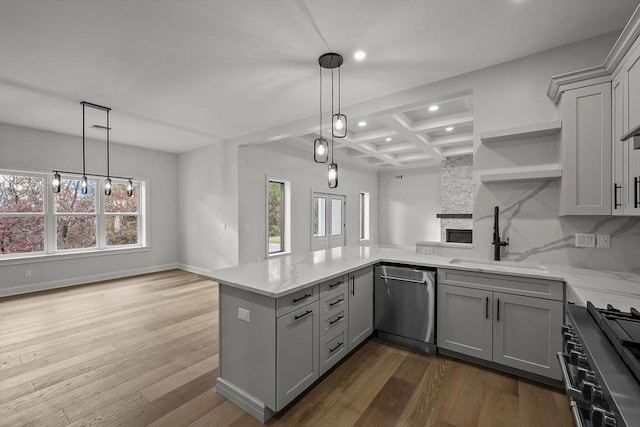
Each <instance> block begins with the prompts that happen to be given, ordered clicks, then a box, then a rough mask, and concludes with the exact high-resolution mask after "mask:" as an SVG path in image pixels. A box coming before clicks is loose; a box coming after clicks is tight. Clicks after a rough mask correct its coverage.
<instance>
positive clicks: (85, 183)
mask: <svg viewBox="0 0 640 427" xmlns="http://www.w3.org/2000/svg"><path fill="white" fill-rule="evenodd" d="M80 104H81V105H82V173H80V172H69V171H61V170H54V171H53V179H52V180H51V187H52V190H53V192H54V193H59V192H60V190H61V187H62V178H61V176H60V174H61V173H64V174H70V175H81V178H80V191H81V193H82V194H87V193H88V192H89V180H88V179H87V167H86V166H87V158H86V135H85V128H86V120H85V118H86V114H85V109H86V107H89V108H94V109H96V110H101V111H104V112H105V113H106V114H107V126H106V127H104V126H98V125H94V126H93V127H96V128H99V129H105V130H106V131H107V174H106V175H102V174H89V175H90V176H95V177H104V178H106V179H105V181H104V194H105V195H107V196H109V195H111V192H112V189H113V183H112V182H111V178H112V177H113V178H118V179H122V180H127V186H126V192H127V196H133V180H132V179H131V178H127V177H122V176H114V175H111V169H110V167H111V164H110V161H111V152H110V149H111V140H110V134H109V132H110V131H111V126H110V121H109V112H110V111H111V108H109V107H104V106H102V105H98V104H92V103H90V102H86V101H82V102H80Z"/></svg>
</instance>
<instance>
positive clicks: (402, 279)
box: [380, 275, 427, 285]
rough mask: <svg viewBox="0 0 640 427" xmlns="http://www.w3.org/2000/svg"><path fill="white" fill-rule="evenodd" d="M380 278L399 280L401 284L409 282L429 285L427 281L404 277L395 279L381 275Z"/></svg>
mask: <svg viewBox="0 0 640 427" xmlns="http://www.w3.org/2000/svg"><path fill="white" fill-rule="evenodd" d="M380 277H381V278H383V279H385V280H397V281H399V282H409V283H422V284H425V285H426V284H427V281H426V280H414V279H405V278H404V277H394V276H387V275H380Z"/></svg>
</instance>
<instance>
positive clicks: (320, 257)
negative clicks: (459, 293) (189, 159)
mask: <svg viewBox="0 0 640 427" xmlns="http://www.w3.org/2000/svg"><path fill="white" fill-rule="evenodd" d="M378 262H398V263H404V264H412V265H420V266H429V267H436V268H437V267H446V268H454V269H459V270H468V271H469V270H470V271H480V272H485V273H496V274H508V275H517V276H523V277H534V278H541V279H549V280H563V281H565V282H566V283H567V285H568V286H567V299H568V300H569V301H570V302H574V303H576V304H578V305H585V304H586V302H587V301H591V302H592V303H593V304H594V305H595V306H597V307H606V305H607V304H612V305H613V306H615V307H616V308H618V309H620V310H625V311H628V310H629V308H630V307H635V308H637V309H640V275H639V274H634V273H620V272H611V271H598V270H588V269H580V268H572V267H569V266H562V265H544V266H537V265H529V264H522V263H515V262H510V261H500V262H493V261H484V260H472V259H460V258H447V257H441V256H435V255H424V254H417V253H415V252H414V251H411V250H408V249H400V248H387V247H380V246H344V247H339V248H333V249H329V250H326V251H325V250H323V251H316V252H305V253H298V254H290V255H282V256H277V257H274V258H270V259H268V260H264V261H258V262H254V263H249V264H243V265H239V266H237V267H230V268H225V269H220V270H215V271H212V272H211V273H210V274H209V276H210V277H211V278H213V279H214V280H216V281H218V282H220V283H222V284H225V285H228V286H233V287H236V288H240V289H245V290H248V291H251V292H255V293H258V294H262V295H266V296H270V297H274V298H278V297H281V296H284V295H287V294H290V293H292V292H295V291H297V290H300V289H303V288H306V287H309V286H313V285H315V284H317V283H320V282H323V281H325V280H329V279H331V278H333V277H336V276H339V275H342V274H344V273H346V272H348V271H353V270H356V269H358V268H362V267H366V266H368V265H372V264H375V263H378Z"/></svg>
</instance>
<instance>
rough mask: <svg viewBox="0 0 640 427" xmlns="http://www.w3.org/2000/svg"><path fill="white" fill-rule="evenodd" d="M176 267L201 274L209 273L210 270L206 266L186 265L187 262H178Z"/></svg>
mask: <svg viewBox="0 0 640 427" xmlns="http://www.w3.org/2000/svg"><path fill="white" fill-rule="evenodd" d="M178 268H179V269H180V270H184V271H188V272H191V273H196V274H202V275H204V276H206V275H208V274H209V273H211V270H207V269H206V268H200V267H195V266H193V265H188V264H178Z"/></svg>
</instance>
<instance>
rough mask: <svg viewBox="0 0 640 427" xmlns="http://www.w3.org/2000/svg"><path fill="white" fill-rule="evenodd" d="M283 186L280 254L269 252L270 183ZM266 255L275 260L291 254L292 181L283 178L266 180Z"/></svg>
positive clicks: (268, 178)
mask: <svg viewBox="0 0 640 427" xmlns="http://www.w3.org/2000/svg"><path fill="white" fill-rule="evenodd" d="M272 182H274V183H278V184H282V197H281V205H282V207H283V209H282V215H283V218H282V219H281V221H282V230H281V231H280V234H281V237H280V242H281V249H282V250H280V251H278V252H271V251H270V250H269V184H270V183H272ZM264 205H265V215H264V217H265V236H266V238H265V253H266V258H273V257H277V256H281V255H286V254H289V253H291V181H290V180H288V179H283V178H275V177H270V176H267V177H266V180H265V203H264Z"/></svg>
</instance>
